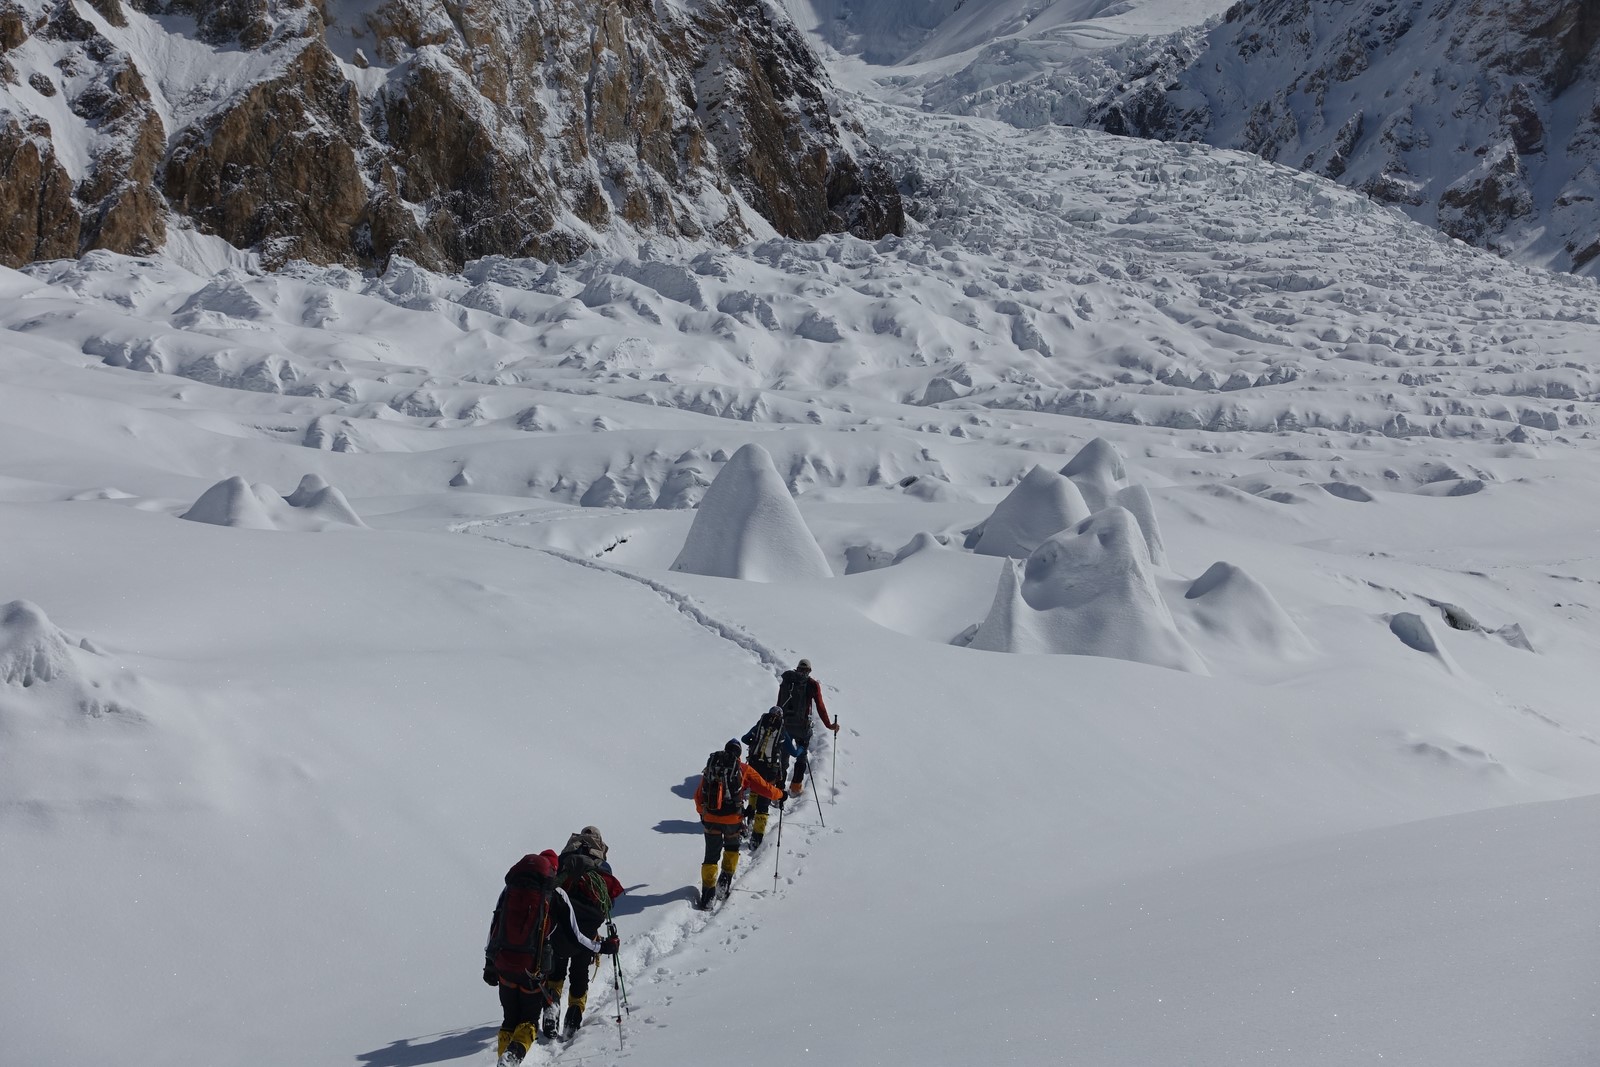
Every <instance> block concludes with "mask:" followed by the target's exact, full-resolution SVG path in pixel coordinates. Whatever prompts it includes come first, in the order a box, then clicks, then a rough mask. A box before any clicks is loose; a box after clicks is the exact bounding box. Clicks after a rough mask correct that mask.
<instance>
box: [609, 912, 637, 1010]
mask: <svg viewBox="0 0 1600 1067" xmlns="http://www.w3.org/2000/svg"><path fill="white" fill-rule="evenodd" d="M606 932H607V933H611V934H614V933H616V932H617V924H616V923H614V922H607V923H606ZM611 962H612V963H616V962H617V958H616V957H615V956H612V957H611ZM616 978H617V985H618V988H620V989H621V991H622V1010H623V1011H625V1012H627V1013H628V1014H629V1015H632V1014H633V1009H632V1008H631V1007H629V1006H628V980H627V979H626V978H624V977H622V967H621V965H618V967H617V974H616Z"/></svg>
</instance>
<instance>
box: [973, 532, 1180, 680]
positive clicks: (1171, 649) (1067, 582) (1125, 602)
mask: <svg viewBox="0 0 1600 1067" xmlns="http://www.w3.org/2000/svg"><path fill="white" fill-rule="evenodd" d="M971 647H973V648H977V649H983V650H987V651H992V652H1022V653H1057V654H1067V655H1078V656H1108V657H1111V658H1113V659H1127V660H1135V661H1137V662H1141V663H1151V664H1155V665H1156V666H1159V667H1171V668H1174V669H1176V670H1183V671H1193V672H1195V673H1197V674H1205V673H1208V672H1207V670H1206V667H1205V664H1204V662H1203V661H1202V660H1201V659H1200V656H1199V654H1198V653H1196V652H1195V650H1194V649H1193V648H1191V647H1190V646H1189V643H1188V642H1187V641H1185V640H1184V639H1183V637H1182V636H1181V635H1180V634H1179V633H1178V628H1177V624H1176V623H1175V622H1174V621H1173V618H1172V613H1171V612H1170V611H1168V610H1167V605H1166V603H1165V602H1164V601H1163V600H1162V599H1161V595H1160V593H1159V592H1158V591H1157V589H1156V584H1155V579H1154V577H1153V576H1152V575H1151V564H1150V553H1149V551H1148V550H1147V549H1146V548H1145V541H1144V535H1143V533H1142V532H1141V531H1140V529H1139V524H1138V521H1137V520H1136V519H1135V518H1134V517H1133V514H1132V513H1131V512H1129V511H1128V510H1127V509H1125V508H1118V507H1112V508H1106V509H1105V510H1104V511H1100V512H1096V513H1095V514H1094V515H1092V516H1091V517H1089V518H1087V519H1085V520H1084V521H1083V522H1081V523H1079V524H1078V526H1077V527H1076V528H1074V529H1072V530H1070V531H1067V532H1063V533H1059V534H1056V535H1055V536H1054V537H1051V538H1049V539H1048V540H1046V541H1045V542H1044V543H1043V544H1042V545H1040V546H1039V547H1038V548H1037V549H1035V550H1034V552H1033V554H1032V555H1030V556H1029V557H1028V559H1027V562H1026V563H1024V564H1023V567H1022V574H1021V577H1020V580H1019V577H1018V575H1017V568H1016V565H1015V564H1014V563H1011V562H1007V563H1006V564H1005V565H1004V566H1003V567H1002V568H1001V572H1000V585H999V588H998V589H997V590H996V591H995V598H994V604H993V605H992V606H991V608H990V609H989V614H988V616H987V617H986V618H985V619H984V621H983V622H982V623H981V624H979V626H978V631H977V633H976V634H974V635H973V638H972V643H971Z"/></svg>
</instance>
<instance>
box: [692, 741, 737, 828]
mask: <svg viewBox="0 0 1600 1067" xmlns="http://www.w3.org/2000/svg"><path fill="white" fill-rule="evenodd" d="M743 794H744V776H743V775H742V774H740V773H739V759H738V757H736V756H735V755H734V754H733V753H731V752H729V751H728V750H727V749H725V748H719V749H717V750H716V751H715V752H713V753H711V755H710V756H709V757H708V758H707V759H706V769H705V770H704V771H702V772H701V773H700V802H701V803H702V804H703V805H705V809H706V814H708V815H737V814H739V806H740V802H741V801H742V800H743V799H744V796H743Z"/></svg>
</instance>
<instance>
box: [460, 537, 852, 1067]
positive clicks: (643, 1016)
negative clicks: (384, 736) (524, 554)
mask: <svg viewBox="0 0 1600 1067" xmlns="http://www.w3.org/2000/svg"><path fill="white" fill-rule="evenodd" d="M558 514H560V513H558ZM508 518H509V517H508V516H498V517H495V518H491V519H482V520H474V521H469V522H463V523H459V524H455V525H452V526H451V527H450V531H451V532H452V533H464V534H471V535H473V536H477V537H482V538H484V539H485V540H489V541H495V542H497V543H499V544H503V545H509V546H511V547H513V548H520V549H524V550H528V551H534V552H543V553H544V554H546V555H549V556H554V557H556V558H557V559H560V560H563V561H564V562H567V563H572V564H575V565H577V566H580V567H587V568H589V569H590V570H596V571H600V572H602V573H605V574H610V575H613V576H615V577H617V578H622V579H626V580H627V581H631V582H636V583H638V584H639V585H642V586H644V587H645V588H647V589H649V590H650V591H651V592H653V593H655V594H656V595H657V596H659V597H660V598H661V599H662V600H664V601H666V602H667V604H668V605H670V606H671V607H673V608H674V609H676V610H677V611H678V612H679V613H680V614H682V615H684V616H685V617H686V618H688V619H689V620H690V621H691V622H693V623H694V624H695V625H697V626H699V627H700V628H701V629H703V630H705V631H706V632H707V633H709V634H711V635H712V636H713V637H716V638H718V639H720V640H722V641H726V642H728V643H730V644H733V645H735V646H737V647H738V648H740V649H742V650H743V651H744V652H745V653H746V654H747V655H749V656H750V657H752V658H753V659H755V660H756V662H758V663H759V664H761V666H763V667H765V668H767V669H768V670H770V671H772V672H774V673H775V674H781V673H782V672H783V671H784V670H785V666H784V664H785V663H786V662H787V660H788V657H782V656H780V655H779V654H778V653H777V652H776V651H775V650H774V649H773V648H772V647H771V646H769V645H766V644H764V643H762V642H761V641H759V640H757V639H756V638H755V637H753V636H752V635H751V634H750V633H748V632H747V631H746V630H744V629H743V628H742V627H740V626H738V625H736V624H734V623H731V622H726V621H724V620H721V619H718V618H716V617H715V616H713V615H711V614H710V613H709V612H707V611H706V610H705V609H704V608H702V607H701V606H700V605H699V604H698V603H697V602H696V601H695V600H694V598H693V597H691V596H689V595H688V594H687V593H683V592H681V591H679V590H677V589H673V588H672V587H671V586H669V585H666V584H664V583H662V582H658V581H656V580H655V579H653V578H646V577H645V576H643V575H640V574H634V573H632V572H631V571H626V570H623V569H621V568H620V567H616V566H612V565H610V564H605V563H601V562H599V561H597V560H592V559H586V558H584V557H582V556H575V555H572V554H571V553H568V552H563V551H560V550H559V549H553V548H540V547H537V546H533V545H524V544H519V543H517V542H515V541H511V540H508V539H506V538H502V537H495V536H493V535H491V534H488V533H484V532H482V531H483V529H484V527H488V526H504V525H512V524H513V523H512V522H510V521H508ZM551 518H554V516H551ZM830 688H832V687H830ZM822 732H823V734H825V735H826V734H828V732H827V731H822ZM826 740H827V745H826V746H824V747H821V748H819V749H817V750H816V751H815V752H814V755H815V756H821V755H823V754H827V753H829V752H831V749H832V746H833V745H834V743H835V739H834V738H833V737H832V736H831V735H828V736H827V737H826ZM833 790H834V794H835V795H837V794H838V792H839V788H838V784H837V783H834V785H833ZM797 799H799V798H797V797H791V798H790V800H791V801H792V800H797ZM799 810H801V809H797V814H798V812H799ZM819 831H821V832H824V833H828V832H831V833H840V832H842V831H840V830H839V829H836V828H833V829H830V828H827V827H824V826H822V825H820V824H811V823H795V824H793V825H792V826H791V827H790V832H791V833H799V834H800V835H801V836H802V840H801V841H800V842H799V847H798V848H791V849H789V853H788V854H789V858H790V860H791V861H792V862H793V863H794V864H795V866H793V867H792V868H791V870H792V872H793V873H791V874H787V875H782V876H781V882H782V886H781V887H780V888H778V889H776V890H769V889H753V888H745V886H744V883H746V882H749V880H750V878H751V877H754V872H756V871H761V872H763V874H762V877H763V878H766V877H770V876H771V873H772V864H771V863H769V862H767V859H768V855H769V854H771V855H772V856H774V857H775V856H776V854H777V849H776V847H773V848H764V849H762V850H761V852H760V853H748V852H747V853H744V855H745V856H746V857H747V858H748V859H749V861H750V862H749V863H748V864H747V865H745V866H744V867H743V868H742V869H741V870H740V871H739V873H738V875H737V876H736V877H735V878H734V884H733V887H732V889H731V890H730V891H729V893H728V895H727V897H725V898H721V899H715V898H714V899H713V900H712V903H711V906H710V907H709V908H708V909H707V910H705V911H700V910H698V909H697V908H695V907H694V905H693V902H692V901H691V900H690V899H689V897H690V895H692V894H695V893H697V891H696V890H695V889H694V888H693V887H691V888H690V891H689V893H688V894H686V895H685V900H684V905H685V906H684V914H682V915H680V916H668V917H667V918H665V919H663V920H661V921H660V922H658V923H657V924H656V925H655V926H653V927H652V928H650V929H649V930H647V931H645V932H643V933H641V934H637V935H635V936H634V937H633V938H632V939H631V941H630V942H629V943H628V944H627V945H625V946H624V949H623V951H622V952H620V953H619V954H618V956H617V962H618V965H619V966H620V967H621V968H622V974H623V976H624V978H625V980H626V981H627V982H628V983H629V984H630V986H633V985H634V984H635V983H638V985H637V986H636V987H635V988H638V989H639V990H641V991H642V990H644V989H649V988H652V987H658V986H660V985H661V984H662V983H663V982H664V981H669V980H670V981H672V982H673V984H674V985H676V984H677V983H678V982H681V981H682V980H683V979H684V978H685V977H692V975H675V974H674V972H673V971H672V969H671V968H670V967H669V966H667V963H668V961H670V960H671V958H672V957H673V956H674V955H676V954H677V952H678V951H679V950H680V949H683V948H685V947H687V946H688V945H689V944H691V943H692V942H693V941H694V940H696V939H697V938H698V936H699V935H701V934H703V933H704V932H705V931H707V930H708V929H712V928H715V930H716V931H718V932H722V933H723V934H724V935H725V936H724V937H723V944H724V945H725V946H726V947H727V949H728V951H730V952H737V951H738V946H739V942H741V941H743V940H744V938H745V936H746V934H745V931H746V930H748V929H752V928H754V927H755V926H757V925H758V923H757V922H756V921H754V919H753V918H752V917H750V916H746V915H744V914H743V912H742V909H741V910H739V911H735V912H733V913H732V914H731V915H730V916H728V917H726V919H724V917H723V915H722V912H723V909H724V908H726V907H727V906H728V904H729V903H731V902H732V898H733V897H734V896H735V895H742V896H746V897H750V898H752V899H754V900H758V901H765V900H766V899H767V898H768V897H771V898H773V899H775V900H782V899H783V898H784V897H786V896H787V895H788V894H787V893H786V892H785V891H784V888H785V887H787V886H788V885H792V884H793V883H794V881H795V880H796V879H797V878H798V877H799V876H800V875H801V873H802V872H803V870H804V868H803V867H801V866H799V865H800V863H801V862H802V861H804V860H805V859H806V858H807V857H808V856H809V855H810V854H811V847H812V846H813V844H814V843H815V839H816V837H817V834H818V832H819ZM758 884H759V883H758ZM595 992H596V993H601V992H602V990H600V989H598V988H597V989H596V990H595ZM615 1001H616V997H615V994H614V993H613V994H611V995H609V996H606V997H604V998H603V999H602V998H599V997H597V998H596V1001H595V1003H594V1004H592V1005H591V1008H590V1011H589V1012H588V1015H589V1017H590V1019H591V1023H592V1026H585V1027H584V1028H583V1029H581V1030H580V1031H579V1032H578V1034H577V1035H575V1036H574V1037H572V1038H570V1039H566V1040H560V1041H550V1042H544V1041H541V1042H540V1043H538V1044H537V1045H535V1046H534V1047H533V1048H531V1049H529V1050H528V1055H527V1057H526V1058H525V1059H524V1060H523V1061H522V1062H523V1063H525V1064H532V1063H539V1062H544V1063H553V1062H557V1061H560V1060H562V1058H563V1057H562V1054H563V1053H565V1052H567V1051H568V1050H571V1049H573V1048H575V1047H578V1043H579V1041H580V1040H581V1039H583V1037H584V1033H585V1032H586V1031H588V1030H590V1029H591V1028H592V1029H593V1030H594V1032H595V1033H596V1034H600V1032H601V1028H600V1027H599V1026H598V1023H599V1022H600V1021H601V1020H602V1019H609V1018H611V1016H609V1015H606V1014H605V1013H604V1012H602V1011H600V1010H599V1009H600V1008H601V1007H605V1008H608V1009H610V1010H611V1011H612V1012H615V1011H616V1010H617V1005H616V1003H615ZM671 1003H672V994H671V993H670V992H669V993H666V994H665V996H664V997H663V1000H662V1001H661V1002H660V1006H661V1007H667V1006H670V1005H671ZM634 1009H635V1010H634V1011H633V1012H632V1013H631V1015H630V1016H629V1017H628V1018H629V1019H630V1020H631V1021H632V1022H633V1024H634V1026H654V1025H655V1024H654V1023H653V1021H652V1020H653V1015H652V1013H651V1010H650V1008H649V1007H648V1006H647V1005H645V1004H636V1005H635V1006H634ZM607 1036H610V1035H609V1031H607ZM598 1039H599V1038H597V1040H598ZM590 1044H591V1043H590V1042H587V1041H585V1042H584V1044H583V1046H582V1047H580V1048H579V1052H580V1055H602V1054H605V1053H606V1051H607V1050H602V1049H599V1048H590V1047H588V1046H589V1045H590ZM631 1052H632V1048H631V1047H629V1048H625V1049H621V1050H609V1055H610V1057H612V1058H621V1057H624V1056H627V1055H629V1054H630V1053H631Z"/></svg>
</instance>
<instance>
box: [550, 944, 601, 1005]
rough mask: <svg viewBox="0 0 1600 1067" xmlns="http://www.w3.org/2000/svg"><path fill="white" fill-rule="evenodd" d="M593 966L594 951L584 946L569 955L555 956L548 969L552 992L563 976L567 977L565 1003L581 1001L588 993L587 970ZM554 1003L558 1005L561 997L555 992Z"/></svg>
mask: <svg viewBox="0 0 1600 1067" xmlns="http://www.w3.org/2000/svg"><path fill="white" fill-rule="evenodd" d="M593 966H594V953H593V952H590V951H589V950H588V949H586V948H579V949H574V950H573V953H572V955H571V956H557V957H556V965H555V966H554V967H552V968H551V969H550V979H549V981H550V983H551V986H552V990H551V991H552V992H554V986H555V984H556V983H558V982H560V981H561V980H562V978H563V977H565V978H566V979H567V1003H568V1004H573V1003H576V1002H580V1001H582V1000H583V999H584V998H585V997H587V996H588V995H589V971H590V969H591V968H592V967H593ZM555 1002H556V1005H557V1006H558V1007H559V1006H560V1003H561V997H560V995H559V994H556V997H555Z"/></svg>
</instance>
